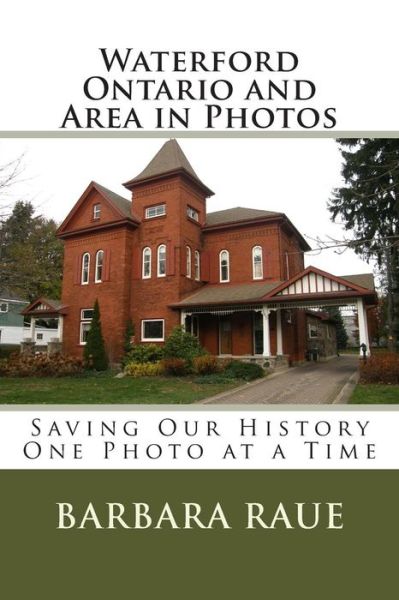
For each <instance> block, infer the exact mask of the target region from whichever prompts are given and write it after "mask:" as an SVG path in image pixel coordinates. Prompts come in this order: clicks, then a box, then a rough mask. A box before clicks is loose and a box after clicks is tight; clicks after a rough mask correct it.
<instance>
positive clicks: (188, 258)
mask: <svg viewBox="0 0 399 600" xmlns="http://www.w3.org/2000/svg"><path fill="white" fill-rule="evenodd" d="M186 277H189V278H191V248H190V246H186Z"/></svg>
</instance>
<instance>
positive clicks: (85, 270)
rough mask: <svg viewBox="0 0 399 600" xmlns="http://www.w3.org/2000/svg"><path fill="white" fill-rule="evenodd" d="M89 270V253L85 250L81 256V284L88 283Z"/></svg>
mask: <svg viewBox="0 0 399 600" xmlns="http://www.w3.org/2000/svg"><path fill="white" fill-rule="evenodd" d="M89 272H90V254H89V253H88V252H85V253H84V254H83V256H82V279H81V283H82V285H87V284H88V283H89Z"/></svg>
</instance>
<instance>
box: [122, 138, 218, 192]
mask: <svg viewBox="0 0 399 600" xmlns="http://www.w3.org/2000/svg"><path fill="white" fill-rule="evenodd" d="M176 173H185V174H186V175H187V176H188V177H189V179H191V180H192V181H194V182H195V183H197V184H198V185H199V186H200V187H201V188H202V190H203V191H205V193H206V194H207V196H212V195H213V192H212V190H210V189H209V188H208V187H207V186H206V185H205V184H204V183H202V181H201V179H200V178H199V177H198V175H197V173H196V172H195V171H194V169H193V167H192V166H191V164H190V162H189V161H188V158H187V157H186V155H185V154H184V152H183V150H182V149H181V148H180V146H179V144H178V143H177V141H176V140H174V139H172V140H168V141H167V142H166V143H165V144H164V145H163V146H162V148H161V149H160V150H159V151H158V152H157V154H156V155H155V156H154V158H153V159H152V160H151V161H150V162H149V163H148V165H147V166H146V167H145V169H144V170H143V171H141V173H139V174H138V175H137V176H136V177H133V179H130V180H129V181H127V182H126V183H124V184H123V185H124V186H125V187H126V188H127V189H128V190H130V189H132V188H133V187H134V186H135V185H136V184H138V183H142V182H144V181H150V180H153V179H158V178H160V177H161V176H165V175H173V174H176Z"/></svg>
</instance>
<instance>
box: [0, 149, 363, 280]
mask: <svg viewBox="0 0 399 600" xmlns="http://www.w3.org/2000/svg"><path fill="white" fill-rule="evenodd" d="M178 141H179V144H180V145H181V147H182V148H183V151H184V152H185V154H186V156H187V157H188V159H189V161H190V162H191V164H192V166H193V168H194V169H195V171H196V173H197V174H198V176H199V177H200V179H201V180H202V181H203V182H204V183H205V184H206V185H207V186H208V187H210V188H211V189H212V190H213V191H214V192H215V195H214V196H212V198H210V199H209V200H208V212H210V211H215V210H222V209H225V208H232V207H235V206H245V207H249V208H260V209H264V210H271V211H279V212H284V213H286V215H287V216H288V217H289V218H290V219H291V221H292V222H293V223H294V225H295V226H296V227H297V228H298V229H299V231H300V232H301V233H302V234H303V235H304V236H305V237H306V236H310V238H317V237H320V238H322V239H327V237H328V236H331V237H333V238H336V239H343V237H344V236H345V235H346V236H347V237H348V236H350V232H344V230H343V227H342V226H341V225H338V224H333V223H331V220H330V214H329V212H328V210H327V202H328V200H329V198H330V197H331V193H332V190H333V188H334V187H336V186H338V185H340V184H341V183H342V180H341V175H340V171H341V156H340V153H339V150H338V145H337V143H336V142H335V141H334V140H333V139H237V138H236V139H234V138H233V139H182V140H178ZM164 142H165V140H163V139H122V140H116V139H99V140H90V139H80V140H72V139H59V140H49V139H45V140H40V139H32V140H30V139H26V140H12V139H7V140H0V165H1V164H4V163H5V162H7V161H8V160H10V159H12V158H14V157H17V156H19V155H20V154H21V153H24V154H25V157H24V164H25V170H24V173H23V176H22V178H23V179H24V181H23V182H20V183H19V184H18V185H16V186H14V188H13V189H12V194H13V198H14V199H17V198H22V199H24V200H32V201H33V202H34V204H35V206H36V207H37V210H38V211H39V212H40V213H42V214H44V215H45V216H47V217H52V218H54V219H55V220H56V221H57V222H61V221H62V220H63V219H64V218H65V216H66V215H67V213H68V212H69V211H70V209H71V208H72V206H73V205H74V204H75V202H76V201H77V200H78V199H79V197H80V195H81V194H82V193H83V191H84V189H85V188H86V186H87V185H88V184H89V182H90V181H91V180H94V181H97V182H99V183H101V184H103V185H105V186H106V187H108V188H110V189H111V190H113V191H115V192H117V193H119V194H121V195H122V196H124V197H125V198H129V192H128V191H127V190H126V189H125V188H123V186H122V185H121V184H122V182H124V181H127V180H129V179H131V178H132V177H134V176H135V175H137V174H138V173H139V172H140V171H141V170H142V169H143V168H144V167H145V166H146V164H147V163H148V162H149V161H150V160H151V159H152V158H153V156H154V155H155V153H156V152H157V151H158V150H159V148H160V147H161V146H162V144H163V143H164ZM307 239H308V242H309V244H310V246H312V247H315V245H316V244H315V242H313V241H312V240H311V239H309V238H307ZM306 265H314V266H317V267H319V268H321V269H324V270H326V271H329V272H332V273H335V274H336V275H345V274H351V273H362V272H370V271H372V265H368V264H367V263H365V262H363V261H361V260H360V259H359V257H357V256H356V255H355V254H354V253H353V252H352V251H351V250H347V251H346V252H345V253H344V254H341V255H338V254H336V253H335V252H333V251H323V252H321V253H316V252H312V253H309V254H307V255H306Z"/></svg>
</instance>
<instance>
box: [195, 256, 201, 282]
mask: <svg viewBox="0 0 399 600" xmlns="http://www.w3.org/2000/svg"><path fill="white" fill-rule="evenodd" d="M200 264H201V263H200V253H199V252H198V250H196V251H195V253H194V278H195V281H199V280H200V279H201V272H200V268H201V267H200Z"/></svg>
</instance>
